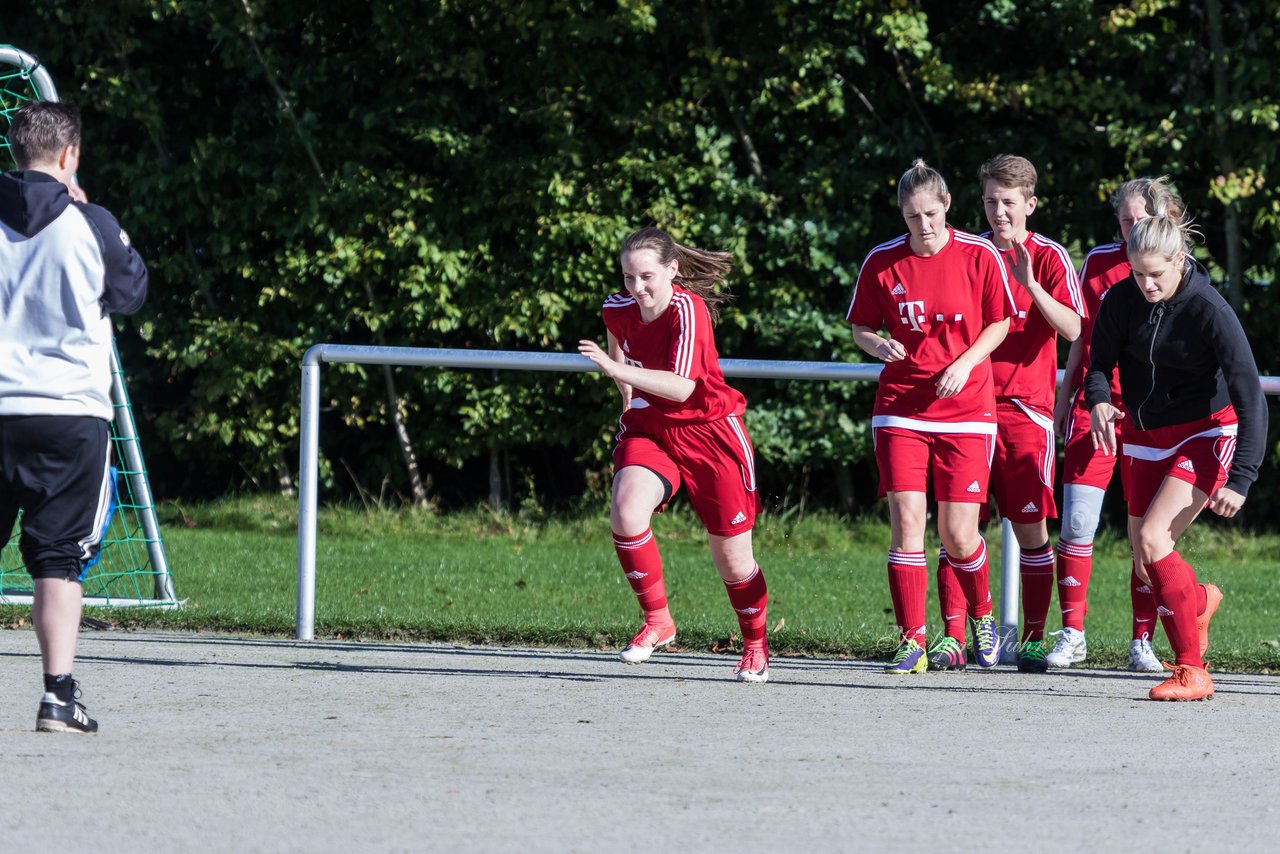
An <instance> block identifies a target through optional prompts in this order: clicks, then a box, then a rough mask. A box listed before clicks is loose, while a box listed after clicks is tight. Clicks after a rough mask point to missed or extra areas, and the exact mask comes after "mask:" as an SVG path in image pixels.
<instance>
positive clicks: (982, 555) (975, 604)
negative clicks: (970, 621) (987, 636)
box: [951, 540, 991, 620]
mask: <svg viewBox="0 0 1280 854" xmlns="http://www.w3.org/2000/svg"><path fill="white" fill-rule="evenodd" d="M951 565H952V566H954V567H955V568H956V570H958V571H957V573H956V579H957V580H958V581H959V582H960V586H961V587H962V588H964V598H965V602H966V603H967V604H968V606H969V616H970V617H973V618H974V619H975V620H976V619H978V618H980V617H985V616H987V614H990V613H991V584H990V581H989V578H988V576H989V574H990V564H988V562H987V543H986V541H985V540H978V550H977V551H976V552H974V553H973V554H971V555H969V556H968V557H965V558H960V557H956V556H955V555H951Z"/></svg>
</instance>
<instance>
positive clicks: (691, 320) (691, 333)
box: [671, 293, 697, 379]
mask: <svg viewBox="0 0 1280 854" xmlns="http://www.w3.org/2000/svg"><path fill="white" fill-rule="evenodd" d="M671 304H672V305H673V306H675V309H676V318H677V320H678V321H679V323H680V327H679V330H680V331H679V335H680V338H679V341H678V342H677V344H676V359H675V364H674V365H672V366H671V370H672V371H673V372H675V373H676V374H677V375H678V376H682V377H684V378H685V379H689V378H690V377H689V374H690V373H691V372H692V371H693V345H694V340H695V338H696V334H697V318H696V316H695V315H694V307H693V297H691V296H689V295H688V294H679V293H678V294H676V295H675V296H673V297H672V298H671Z"/></svg>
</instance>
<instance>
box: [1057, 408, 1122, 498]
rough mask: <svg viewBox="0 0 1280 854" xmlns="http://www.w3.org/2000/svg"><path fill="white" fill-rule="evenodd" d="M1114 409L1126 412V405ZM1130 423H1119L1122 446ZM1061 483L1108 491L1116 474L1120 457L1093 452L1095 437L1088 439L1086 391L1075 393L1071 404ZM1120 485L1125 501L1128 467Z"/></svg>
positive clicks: (1117, 434)
mask: <svg viewBox="0 0 1280 854" xmlns="http://www.w3.org/2000/svg"><path fill="white" fill-rule="evenodd" d="M1112 405H1113V406H1115V407H1116V408H1117V409H1119V410H1121V411H1122V412H1123V411H1124V405H1123V404H1122V403H1119V402H1113V403H1112ZM1128 429H1129V419H1128V417H1127V416H1126V417H1125V418H1123V419H1122V420H1120V421H1119V422H1117V423H1116V441H1117V442H1118V443H1119V444H1121V445H1123V444H1124V442H1125V436H1126V431H1127V430H1128ZM1063 446H1064V447H1063V453H1062V482H1063V483H1071V484H1077V485H1079V486H1093V487H1097V488H1098V489H1102V490H1105V489H1106V488H1107V484H1109V483H1111V473H1112V472H1113V471H1115V466H1116V460H1117V459H1118V454H1119V452H1117V456H1107V455H1105V454H1102V453H1099V452H1098V451H1096V450H1094V447H1093V437H1092V436H1090V435H1089V410H1088V409H1086V408H1085V405H1084V390H1083V389H1081V390H1079V391H1077V392H1076V396H1075V400H1074V402H1073V403H1072V404H1071V417H1070V418H1068V419H1067V432H1066V435H1065V436H1063ZM1120 483H1121V486H1122V487H1123V488H1124V495H1125V497H1126V499H1127V498H1128V495H1129V466H1127V465H1122V466H1120Z"/></svg>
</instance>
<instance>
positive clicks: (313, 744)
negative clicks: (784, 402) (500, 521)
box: [0, 630, 1280, 854]
mask: <svg viewBox="0 0 1280 854" xmlns="http://www.w3.org/2000/svg"><path fill="white" fill-rule="evenodd" d="M35 649H36V640H35V636H34V635H33V634H32V633H31V632H30V631H29V630H16V631H0V685H3V691H2V692H0V751H3V756H4V757H5V758H4V773H3V776H2V777H0V780H3V781H4V782H3V789H2V791H3V796H2V797H0V850H4V851H27V850H59V849H64V848H66V849H68V850H79V849H82V848H87V849H88V850H93V851H105V852H114V851H130V852H132V851H235V852H249V851H307V852H316V851H335V852H337V851H344V852H345V851H521V852H524V851H583V852H595V851H643V852H648V854H653V852H659V851H664V850H665V851H727V852H740V851H743V850H747V851H769V852H773V854H781V852H790V851H805V850H846V851H889V850H892V851H912V852H919V854H929V852H934V853H935V854H936V852H941V851H946V850H973V851H982V852H990V851H992V850H993V849H1005V850H1013V851H1027V852H1034V851H1080V850H1115V851H1124V852H1126V854H1132V852H1142V851H1158V852H1161V854H1168V852H1175V851H1197V850H1207V849H1209V848H1214V849H1217V850H1268V849H1269V850H1276V847H1277V845H1278V844H1280V843H1277V840H1276V837H1277V831H1276V829H1275V827H1276V819H1277V815H1276V814H1275V813H1274V806H1273V805H1274V803H1275V801H1274V800H1273V791H1272V788H1271V787H1272V785H1274V781H1275V779H1276V772H1277V771H1278V770H1280V736H1277V734H1276V724H1277V722H1280V714H1278V713H1280V678H1277V677H1268V676H1233V675H1222V676H1220V677H1219V678H1218V680H1217V684H1218V696H1217V697H1216V698H1215V699H1214V700H1213V701H1212V702H1209V703H1194V704H1163V703H1152V702H1148V701H1146V700H1144V699H1143V698H1144V697H1145V695H1146V690H1147V688H1148V687H1149V686H1150V684H1152V680H1151V679H1150V678H1148V677H1139V676H1136V675H1131V674H1128V673H1123V672H1118V671H1099V670H1073V671H1070V672H1067V673H1058V674H1050V675H1045V676H1026V675H1021V674H1018V673H1016V672H1013V671H1012V670H1010V669H1008V668H1003V667H1002V668H999V669H997V670H996V671H995V672H992V673H977V672H974V671H970V672H967V673H948V674H923V675H920V676H914V677H905V678H904V677H890V676H886V675H884V674H883V673H881V672H879V670H878V668H877V667H876V666H875V665H874V664H870V663H862V662H838V661H826V660H812V659H780V660H775V662H774V666H773V670H772V673H771V676H772V678H773V681H772V682H770V683H769V684H767V685H740V684H737V683H734V682H731V681H729V680H728V677H729V675H730V671H731V667H732V665H733V663H734V661H732V660H729V659H726V658H722V657H716V656H708V655H686V654H679V653H672V654H659V655H658V656H656V657H655V659H654V661H652V662H650V663H649V664H646V665H643V666H641V667H627V666H625V665H622V664H620V663H618V662H617V661H616V660H615V659H614V657H613V655H612V654H611V653H607V652H600V651H594V650H589V651H583V650H577V651H574V650H528V649H503V648H495V647H469V648H457V647H451V646H440V645H408V644H386V643H351V642H332V641H317V642H309V643H302V642H293V641H283V640H267V639H258V638H237V637H228V636H217V635H183V634H163V633H120V632H86V633H85V634H84V636H83V639H82V642H81V647H80V653H81V655H80V664H79V667H78V671H77V676H78V677H79V678H80V679H81V680H82V681H83V682H84V684H85V689H86V694H85V698H84V699H85V701H86V703H87V705H88V707H89V709H90V712H91V713H92V714H93V715H95V716H96V717H97V718H98V719H99V721H100V722H101V724H102V732H101V733H99V734H98V735H96V736H93V737H82V736H69V735H47V734H37V733H34V732H32V731H31V728H32V726H33V725H34V718H35V708H36V701H37V699H38V693H39V687H38V680H39V676H38V673H39V665H38V659H37V657H36V655H35ZM37 846H40V848H39V849H38V848H37Z"/></svg>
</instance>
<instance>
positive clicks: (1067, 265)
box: [1031, 233, 1084, 317]
mask: <svg viewBox="0 0 1280 854" xmlns="http://www.w3.org/2000/svg"><path fill="white" fill-rule="evenodd" d="M1031 241H1032V242H1033V243H1035V244H1036V245H1037V246H1043V247H1044V248H1045V249H1048V250H1049V251H1050V252H1052V253H1053V254H1054V255H1056V256H1058V260H1059V261H1060V262H1061V263H1062V272H1063V274H1064V275H1065V276H1066V279H1067V293H1068V294H1070V295H1071V307H1072V308H1073V309H1075V312H1076V314H1078V315H1080V316H1081V317H1084V295H1083V294H1082V293H1081V292H1080V277H1079V276H1077V275H1076V268H1075V266H1074V265H1073V264H1072V263H1071V255H1070V254H1068V252H1067V250H1066V248H1065V247H1063V246H1062V244H1060V243H1057V242H1055V241H1053V240H1050V239H1049V238H1047V237H1045V236H1044V235H1043V234H1034V233H1033V234H1032V235H1031Z"/></svg>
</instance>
